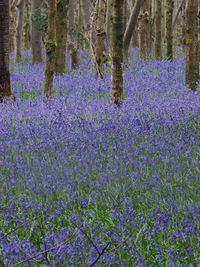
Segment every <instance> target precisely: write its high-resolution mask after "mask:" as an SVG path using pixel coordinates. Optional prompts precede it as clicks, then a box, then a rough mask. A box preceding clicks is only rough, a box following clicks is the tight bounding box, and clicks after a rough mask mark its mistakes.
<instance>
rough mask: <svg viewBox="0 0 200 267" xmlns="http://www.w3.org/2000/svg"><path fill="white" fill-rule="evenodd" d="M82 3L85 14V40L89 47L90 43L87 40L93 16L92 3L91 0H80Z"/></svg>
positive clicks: (85, 44) (86, 45)
mask: <svg viewBox="0 0 200 267" xmlns="http://www.w3.org/2000/svg"><path fill="white" fill-rule="evenodd" d="M80 3H81V13H82V15H83V34H84V36H85V37H86V38H85V40H84V47H85V48H86V49H88V48H89V43H88V40H87V33H88V31H89V30H90V16H91V3H90V1H89V0H80Z"/></svg>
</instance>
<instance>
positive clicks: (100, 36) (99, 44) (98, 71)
mask: <svg viewBox="0 0 200 267" xmlns="http://www.w3.org/2000/svg"><path fill="white" fill-rule="evenodd" d="M98 1H99V6H98V14H97V22H96V29H95V30H96V53H95V55H96V60H95V61H96V66H95V79H97V77H98V75H100V77H101V78H103V68H102V65H103V49H104V40H105V37H106V33H105V19H106V1H105V0H98Z"/></svg>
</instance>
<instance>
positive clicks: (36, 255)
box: [11, 229, 78, 267]
mask: <svg viewBox="0 0 200 267" xmlns="http://www.w3.org/2000/svg"><path fill="white" fill-rule="evenodd" d="M77 232H78V229H77V230H76V231H75V233H74V234H73V236H72V237H74V235H75V234H76V233H77ZM72 237H71V238H70V239H68V240H65V241H63V242H60V243H59V244H57V245H55V246H54V247H52V248H49V249H47V250H44V251H42V252H39V253H37V254H35V255H33V256H31V257H29V258H28V259H26V260H23V261H20V262H18V263H16V264H14V265H12V266H11V267H16V266H19V265H20V264H22V263H25V262H27V261H30V260H34V258H36V257H38V256H41V255H43V254H45V253H47V252H50V251H52V250H54V249H57V248H59V247H60V246H62V245H64V244H66V243H67V242H68V241H70V240H71V239H72Z"/></svg>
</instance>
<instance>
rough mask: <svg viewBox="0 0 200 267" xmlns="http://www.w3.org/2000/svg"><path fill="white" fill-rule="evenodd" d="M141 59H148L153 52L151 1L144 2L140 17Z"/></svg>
mask: <svg viewBox="0 0 200 267" xmlns="http://www.w3.org/2000/svg"><path fill="white" fill-rule="evenodd" d="M138 34H139V49H140V57H144V58H147V57H148V55H149V54H150V50H151V40H150V38H151V14H150V0H144V2H143V5H142V7H141V11H140V14H139V17H138Z"/></svg>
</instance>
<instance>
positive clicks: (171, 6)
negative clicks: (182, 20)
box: [166, 0, 174, 60]
mask: <svg viewBox="0 0 200 267" xmlns="http://www.w3.org/2000/svg"><path fill="white" fill-rule="evenodd" d="M173 9H174V0H167V11H166V41H167V59H168V60H173V35H172V34H173V32H172V19H173Z"/></svg>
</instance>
